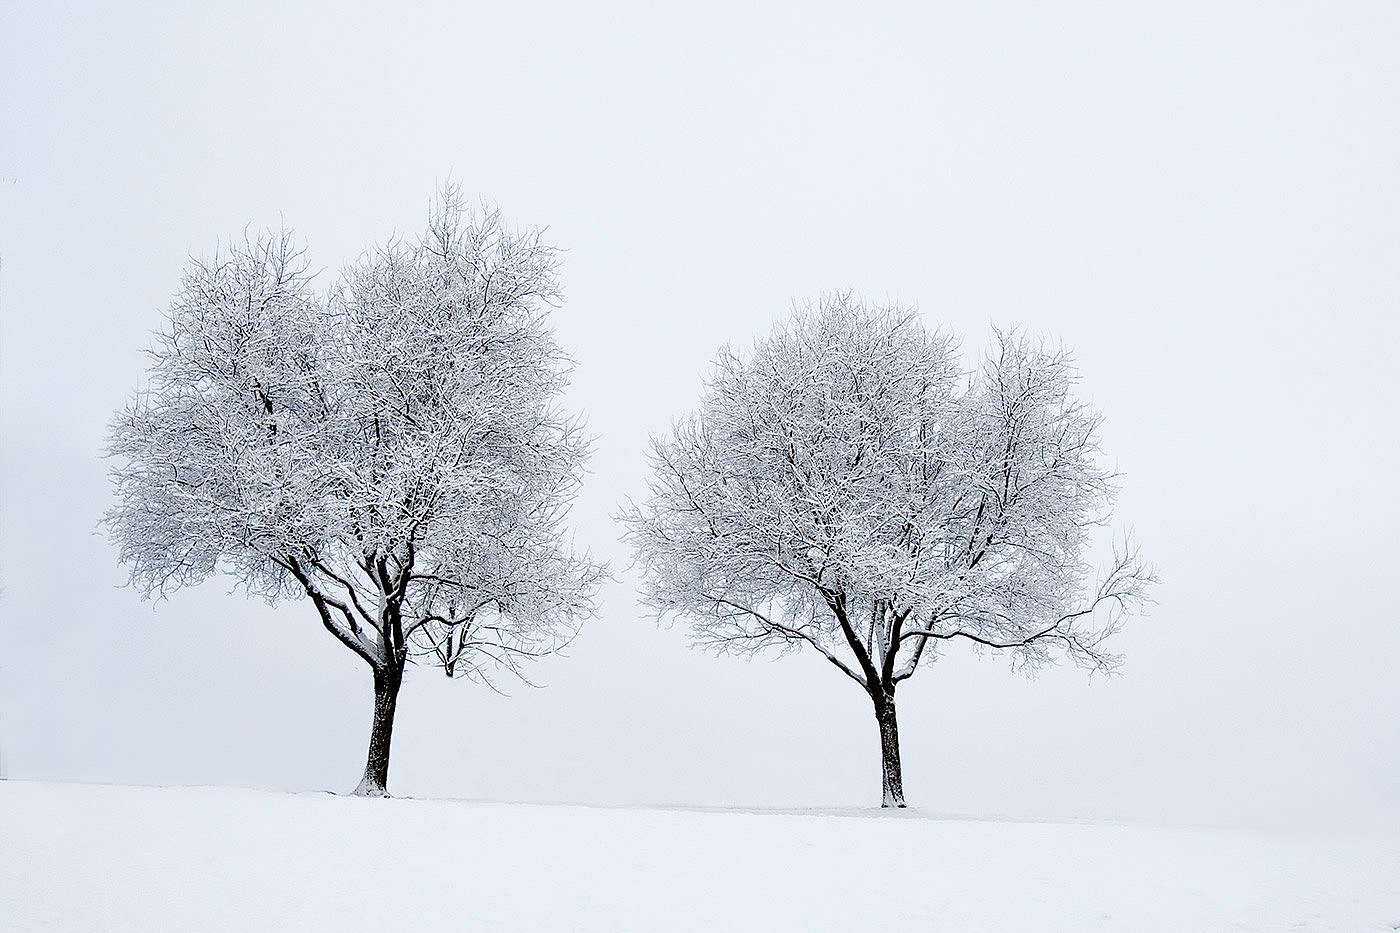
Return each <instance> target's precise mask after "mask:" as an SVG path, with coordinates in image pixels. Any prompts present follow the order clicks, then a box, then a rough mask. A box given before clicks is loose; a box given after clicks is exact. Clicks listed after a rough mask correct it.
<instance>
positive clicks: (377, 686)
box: [355, 663, 403, 797]
mask: <svg viewBox="0 0 1400 933" xmlns="http://www.w3.org/2000/svg"><path fill="white" fill-rule="evenodd" d="M402 683H403V669H402V668H398V669H397V670H396V669H395V668H394V666H393V664H392V663H391V664H390V665H389V667H387V668H385V669H384V670H376V671H375V672H374V725H373V726H371V728H370V733H369V754H368V755H367V756H366V757H365V776H364V777H362V778H360V783H359V786H357V787H356V788H355V796H357V797H387V796H389V743H390V742H391V741H392V740H393V738H394V709H395V707H397V706H398V702H399V686H400V685H401V684H402Z"/></svg>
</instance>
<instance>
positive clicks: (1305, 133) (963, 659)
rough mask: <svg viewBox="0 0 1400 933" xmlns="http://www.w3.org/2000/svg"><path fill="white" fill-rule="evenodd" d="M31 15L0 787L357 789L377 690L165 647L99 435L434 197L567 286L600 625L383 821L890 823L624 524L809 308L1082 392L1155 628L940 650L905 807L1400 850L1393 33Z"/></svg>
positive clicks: (4, 475) (917, 720)
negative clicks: (646, 604) (883, 321)
mask: <svg viewBox="0 0 1400 933" xmlns="http://www.w3.org/2000/svg"><path fill="white" fill-rule="evenodd" d="M503 6H504V5H499V4H498V5H493V7H494V8H488V7H487V6H486V5H483V6H482V7H481V8H479V9H470V8H460V7H458V6H457V5H455V4H453V5H444V6H442V7H428V6H411V5H410V6H400V5H393V6H392V7H388V6H384V5H375V6H367V7H362V8H350V7H346V8H343V7H335V8H332V7H329V6H327V7H325V8H297V9H284V8H282V7H281V6H277V5H268V6H262V7H257V6H251V7H249V6H240V7H237V8H210V7H207V6H205V5H198V6H189V5H184V6H169V7H161V6H155V5H141V6H113V7H107V6H103V7H98V6H96V5H93V6H91V7H88V6H82V5H76V4H75V5H58V4H42V3H30V4H19V5H15V4H8V3H5V4H0V583H3V587H4V591H3V595H0V757H2V758H3V766H4V771H5V773H6V774H7V775H9V776H10V777H27V778H41V779H59V778H63V779H82V780H100V781H121V782H145V783H218V784H233V785H247V786H256V787H269V788H288V789H300V788H331V789H338V790H348V789H349V788H350V787H351V786H353V785H354V783H355V781H356V779H357V778H358V776H359V771H360V767H361V765H362V762H363V751H364V743H365V740H366V738H367V734H368V726H369V718H370V680H369V675H368V670H367V669H365V668H364V666H363V664H362V663H361V662H360V661H359V660H358V659H356V658H354V657H353V656H351V654H350V653H349V652H347V651H345V650H344V649H343V648H342V647H341V646H339V645H338V644H336V643H335V642H334V640H333V639H331V638H330V636H329V635H327V634H326V633H325V632H324V631H323V630H322V629H321V628H320V626H319V624H318V623H317V621H316V618H315V615H314V613H313V612H312V610H311V609H310V608H309V607H308V606H306V605H304V604H299V603H296V602H291V603H287V604H285V605H281V606H278V607H277V608H275V609H270V608H269V607H267V606H265V605H262V604H260V603H257V602H253V601H249V600H246V599H245V598H243V597H242V596H241V595H239V594H236V593H230V592H229V590H230V585H229V583H228V582H227V581H225V580H217V579H216V580H211V581H210V582H209V583H206V584H205V585H204V586H202V587H200V588H198V589H196V590H192V591H189V592H186V593H182V594H179V595H177V596H176V597H174V598H172V599H170V600H168V601H166V602H164V603H160V604H158V605H156V606H154V607H153V606H152V605H150V604H147V603H143V602H142V601H140V600H139V599H138V598H137V596H136V594H135V593H134V592H133V591H131V590H129V589H122V588H120V587H121V584H122V582H123V579H124V577H123V574H122V572H121V569H120V568H119V567H118V566H117V565H116V563H115V559H114V552H113V549H112V548H111V547H110V546H109V545H108V544H107V543H106V542H105V540H104V539H103V537H102V536H101V535H100V534H99V533H98V531H97V521H98V519H99V517H100V516H101V514H102V512H103V511H104V509H105V508H106V507H107V506H108V504H109V495H110V492H109V488H108V485H107V480H106V465H105V463H104V462H103V461H102V460H101V458H100V452H101V449H102V445H103V435H104V432H105V425H106V423H107V421H108V419H109V418H110V417H111V414H112V412H113V411H114V410H116V409H117V408H119V407H120V406H121V405H122V404H124V403H125V402H126V401H127V400H128V399H129V398H130V396H131V393H132V392H133V391H134V389H135V388H136V386H137V384H138V382H139V381H140V378H141V373H142V370H143V368H144V365H145V364H144V360H143V358H142V355H141V351H142V349H143V348H144V347H145V346H146V345H147V344H148V340H149V334H150V332H151V331H152V330H153V329H155V328H157V327H158V326H159V325H160V323H161V310H162V308H163V307H164V306H165V305H166V303H167V302H168V301H169V298H170V296H171V294H172V293H173V291H174V289H175V287H176V285H177V283H178V279H179V276H180V274H181V271H182V269H183V268H184V266H185V264H186V262H187V257H188V256H190V255H191V254H207V253H209V252H210V251H212V250H213V248H214V247H215V246H216V245H217V244H218V242H219V241H221V240H226V239H227V238H229V237H237V236H241V235H242V233H243V231H244V229H245V228H248V227H250V226H251V227H252V228H259V227H269V226H270V227H276V226H278V225H280V224H283V223H285V224H286V225H287V226H289V227H290V228H292V229H293V230H295V231H296V232H297V233H298V235H299V236H301V237H303V238H304V239H305V240H306V241H307V242H308V243H309V245H310V251H311V256H312V258H313V260H314V262H315V263H316V264H317V265H318V266H320V267H323V268H324V269H325V270H326V272H325V273H324V275H325V277H326V280H329V279H331V278H333V277H334V275H335V273H336V270H337V269H338V267H339V266H340V265H341V264H342V263H344V262H346V261H348V260H350V259H352V258H354V257H355V256H356V255H357V254H358V253H359V251H360V250H362V249H364V248H365V247H366V246H368V245H370V244H372V243H374V242H378V241H381V240H383V239H385V238H386V237H388V236H390V235H392V234H394V233H404V234H412V233H414V232H416V231H417V230H418V229H419V227H420V226H421V223H422V221H423V218H424V217H425V214H426V209H427V203H428V200H429V198H430V196H431V195H432V193H433V191H434V189H435V187H436V185H437V184H438V183H439V182H440V181H443V180H446V179H449V178H450V179H452V180H455V181H457V182H458V183H460V184H461V185H462V186H463V188H464V189H465V190H466V191H467V192H468V193H471V194H473V195H475V194H480V195H482V196H484V197H486V198H489V199H491V200H493V201H495V202H496V203H498V204H499V205H500V206H501V207H502V209H503V211H504V212H505V214H506V216H507V218H508V219H509V220H510V221H512V222H513V223H515V224H517V225H521V226H534V225H538V226H547V227H548V228H549V237H550V239H551V240H552V241H553V242H554V243H556V244H557V245H559V246H561V247H563V248H565V249H566V250H567V256H566V263H565V286H566V289H567V297H568V300H567V304H566V306H565V307H564V308H563V309H562V310H561V311H560V312H559V313H558V315H557V324H558V328H559V332H560V335H561V339H562V341H563V343H564V345H565V346H566V347H567V348H568V349H569V350H570V351H571V352H572V353H573V354H574V355H575V357H576V358H577V360H578V364H579V365H578V371H577V374H576V379H575V385H574V388H573V390H572V392H571V398H570V402H571V404H572V405H573V406H574V407H575V408H577V409H581V410H582V411H583V412H585V414H586V416H587V419H588V424H589V426H590V428H591V430H592V432H594V433H595V434H596V436H597V443H596V453H595V455H594V457H593V459H592V461H591V467H592V470H593V473H592V475H590V476H589V477H588V480H587V482H586V484H585V487H584V490H583V493H582V496H581V498H580V500H579V502H578V505H577V507H576V509H575V512H574V516H575V527H576V528H577V540H578V543H579V544H580V545H584V546H587V547H589V548H591V549H592V550H593V551H594V552H595V553H596V554H598V555H600V556H603V557H605V558H607V559H609V560H610V561H611V562H612V563H613V566H614V569H615V570H616V571H617V577H618V581H617V582H616V583H615V584H613V585H610V586H609V587H607V588H606V590H605V591H604V593H603V599H602V611H601V614H600V616H599V617H598V618H596V619H594V620H592V621H591V622H590V623H589V624H588V626H587V628H586V629H585V631H584V634H583V635H582V636H581V637H580V639H579V640H578V641H577V642H576V643H575V645H574V646H573V648H572V649H571V650H570V652H569V655H568V657H564V658H556V659H551V660H549V661H547V662H545V663H542V664H540V665H538V666H537V667H536V668H535V670H534V674H535V676H536V678H537V679H538V680H539V681H541V682H542V683H544V684H546V685H547V686H546V687H544V688H543V689H539V690H535V689H532V688H530V687H526V686H524V685H517V686H512V687H511V688H510V689H511V694H512V695H511V696H509V697H498V696H496V695H493V694H491V693H490V692H489V691H487V690H485V689H484V688H481V687H477V686H474V685H471V684H466V683H455V682H447V681H446V680H445V679H443V678H442V677H441V676H440V675H434V674H433V672H432V671H430V670H426V669H419V670H416V671H413V672H411V674H410V677H409V680H408V683H407V685H406V687H405V690H404V695H403V697H402V702H401V703H400V712H399V720H398V726H397V729H396V734H395V748H394V760H393V767H392V787H393V789H394V791H395V792H396V793H399V794H407V795H419V796H457V797H481V798H491V799H500V800H530V801H536V800H552V801H582V802H595V803H606V804H631V803H669V804H682V805H691V804H694V805H740V806H813V805H850V804H874V803H875V802H876V801H877V800H878V781H879V764H878V757H877V744H876V731H875V724H874V720H873V716H872V715H871V713H870V712H869V708H868V704H867V703H866V701H865V700H864V698H863V697H862V696H861V695H860V694H859V692H858V691H857V690H856V689H855V687H854V686H853V685H852V684H850V683H849V682H846V681H845V680H844V679H843V678H841V677H839V675H838V674H837V673H836V672H834V671H832V670H831V669H830V667H829V665H827V664H826V663H825V662H824V661H822V660H820V659H818V658H815V657H812V656H805V655H799V656H791V657H785V658H780V659H777V660H774V661H769V660H766V659H758V660H754V661H751V662H746V661H742V660H737V659H715V658H713V657H710V656H707V655H705V654H701V653H699V652H696V651H693V650H691V649H690V648H689V647H688V646H687V644H686V641H685V636H684V631H683V630H682V629H680V628H675V629H669V628H658V627H656V626H655V625H654V624H653V622H651V621H650V620H648V619H646V618H644V617H643V616H642V613H641V612H640V611H639V609H638V607H637V606H636V604H635V601H634V599H635V598H634V591H635V586H634V583H635V581H634V577H633V575H632V573H631V572H630V570H628V566H627V565H628V561H629V557H628V554H627V552H626V550H625V549H624V548H623V547H622V546H621V545H620V544H619V542H618V540H617V539H618V533H619V528H618V527H617V525H616V524H615V523H614V522H613V521H612V520H611V517H610V516H611V515H612V513H613V512H614V511H615V510H616V509H617V507H618V505H619V504H620V502H621V501H622V499H623V498H624V497H625V496H627V495H629V494H631V495H639V494H640V493H641V492H642V490H643V488H644V480H645V470H644V463H643V450H644V447H645V442H646V438H647V435H648V433H649V432H655V431H660V430H663V429H665V428H666V426H667V425H668V423H669V421H670V419H671V418H672V417H674V416H676V415H679V414H681V413H682V412H684V411H686V410H688V409H689V408H691V407H692V406H693V405H694V404H695V402H696V399H697V397H698V393H699V390H700V386H701V381H702V378H703V374H704V372H705V369H706V366H707V364H708V361H709V360H710V359H711V358H712V357H713V355H714V353H715V350H716V349H717V348H718V347H719V346H720V345H721V344H723V343H725V342H733V343H735V344H736V345H742V344H745V343H747V342H749V341H751V340H752V339H753V338H754V337H756V336H758V335H760V334H762V333H764V332H765V331H766V330H767V329H768V327H769V325H770V322H771V321H772V320H773V319H774V318H775V317H777V316H779V315H781V314H782V313H783V312H784V311H785V310H786V308H787V307H788V305H789V303H790V302H791V301H792V300H793V299H794V298H800V297H807V296H813V295H815V294H817V293H818V292H819V291H821V290H823V289H829V288H846V287H850V288H854V289H856V290H858V291H860V292H863V293H865V294H866V295H869V296H871V297H874V298H887V297H888V298H896V299H900V300H904V301H909V302H917V303H918V305H919V307H920V308H921V309H922V311H923V313H924V315H925V316H926V317H927V319H928V320H929V321H930V322H941V323H946V324H949V325H951V326H952V327H954V328H955V329H956V330H958V331H959V332H960V333H961V334H962V335H963V336H964V338H965V345H966V349H967V353H968V360H969V364H971V362H972V360H973V357H974V356H975V354H977V353H979V352H980V351H981V350H982V348H983V347H984V346H985V345H986V342H987V330H988V324H989V323H990V322H998V323H1003V324H1005V323H1022V324H1025V325H1027V326H1028V327H1030V328H1033V329H1037V330H1042V331H1047V332H1050V333H1052V334H1056V335H1058V336H1060V337H1062V338H1063V339H1064V340H1065V341H1066V343H1068V344H1069V345H1070V346H1071V347H1073V348H1074V349H1075V350H1076V351H1077V357H1078V359H1079V362H1080V366H1081V369H1082V372H1083V376H1084V379H1083V386H1082V388H1083V391H1084V393H1085V394H1086V395H1087V396H1089V397H1090V398H1092V399H1093V400H1094V402H1095V403H1096V404H1097V405H1099V406H1100V407H1101V408H1102V409H1103V411H1104V413H1105V415H1106V417H1107V428H1106V431H1105V437H1104V441H1105V445H1106V447H1107V449H1108V451H1109V453H1110V455H1111V457H1112V459H1113V461H1114V462H1115V463H1116V465H1117V466H1118V468H1119V469H1120V470H1121V471H1122V472H1123V474H1124V475H1123V493H1122V495H1121V497H1120V500H1119V509H1118V516H1119V518H1118V521H1119V527H1120V528H1126V527H1131V528H1132V529H1133V531H1134V532H1135V535H1136V536H1137V538H1138V539H1139V540H1140V541H1141V543H1142V545H1143V548H1144V552H1145V554H1146V555H1147V556H1148V557H1150V558H1151V559H1152V560H1153V561H1154V562H1155V563H1156V564H1157V565H1158V567H1159V569H1160V572H1161V575H1162V578H1163V581H1164V582H1163V584H1162V586H1161V587H1159V589H1158V591H1157V594H1156V595H1157V599H1158V605H1157V606H1156V607H1155V609H1154V610H1153V612H1152V613H1151V615H1150V616H1149V617H1147V618H1145V619H1140V620H1136V622H1135V623H1133V624H1131V625H1130V627H1129V628H1128V630H1126V631H1125V632H1124V633H1123V634H1122V635H1121V636H1120V639H1119V641H1118V644H1117V648H1118V649H1119V650H1121V651H1122V652H1123V653H1124V654H1126V656H1127V664H1126V666H1125V669H1124V673H1123V674H1122V676H1120V677H1117V678H1114V679H1108V680H1105V679H1103V678H1097V679H1095V680H1093V681H1089V680H1088V679H1087V678H1086V676H1085V675H1084V674H1083V673H1081V672H1079V671H1076V670H1073V669H1069V668H1065V669H1051V670H1048V671H1046V672H1045V673H1043V674H1042V675H1041V676H1039V677H1038V678H1037V679H1035V680H1031V681H1028V680H1026V679H1025V678H1024V677H1021V676H1020V675H1016V674H1012V673H1011V672H1010V671H1009V670H1008V666H1007V664H1006V663H1005V661H1004V660H1002V659H997V658H994V657H990V656H985V657H978V656H976V655H975V654H973V653H972V652H971V651H968V650H965V649H964V650H957V651H953V652H950V653H949V654H948V655H947V656H946V657H944V658H943V659H942V660H940V661H939V663H938V664H936V665H933V666H931V667H929V668H928V669H926V670H921V671H920V674H919V676H918V677H916V678H915V679H914V680H912V681H910V682H909V683H907V684H906V685H905V686H904V689H903V690H902V691H901V704H900V713H901V727H902V728H901V732H902V737H903V740H904V755H905V783H906V788H907V790H908V792H909V796H910V800H911V802H912V803H913V804H915V805H920V806H923V807H926V808H928V809H930V810H935V811H940V812H956V813H967V814H976V815H985V816H993V815H1022V816H1036V817H1088V818H1111V819H1129V820H1141V821H1167V822H1174V821H1200V822H1208V823H1248V824H1269V825H1273V824H1284V823H1286V824H1290V825H1299V824H1302V825H1307V826H1311V827H1317V828H1321V829H1331V828H1341V827H1382V826H1391V827H1393V826H1396V825H1400V674H1397V663H1396V656H1397V654H1398V653H1400V626H1397V622H1400V618H1398V617H1400V612H1397V609H1396V602H1395V592H1396V584H1397V582H1400V581H1398V580H1397V576H1398V575H1400V547H1397V544H1396V534H1397V518H1400V492H1397V468H1400V455H1398V453H1397V451H1398V450H1400V443H1398V442H1397V428H1398V427H1400V424H1398V423H1397V422H1398V421H1400V418H1397V414H1396V412H1397V411H1398V410H1400V405H1397V399H1400V377H1397V375H1396V372H1395V366H1396V363H1397V356H1400V353H1398V352H1397V348H1398V347H1400V170H1398V169H1397V167H1400V7H1397V6H1395V5H1393V4H1374V5H1363V4H1346V3H1338V4H1327V5H1323V4H1313V5H1304V4H1272V3H1270V4H1207V3H1201V4H1179V5H1174V6H1173V7H1172V8H1170V9H1165V8H1160V7H1148V6H1146V5H1143V6H1140V7H1138V6H1130V5H1126V4H1102V5H1100V4H1093V5H1087V4H1086V5H1080V6H1074V5H1069V4H1060V5H1055V6H1053V7H1049V6H1041V5H1029V4H1027V5H1005V6H997V5H981V4H978V5H972V4H968V5H946V4H939V5H934V4H911V5H909V6H907V7H905V6H895V5H869V4H863V5H856V4H852V5H850V6H848V7H838V6H834V5H804V6H801V7H797V6H792V7H788V6H778V5H767V4H765V5H743V6H737V5H736V6H727V7H717V8H711V7H708V6H706V7H701V6H696V7H691V8H686V7H681V6H678V5H669V4H667V5H664V6H665V9H664V10H659V9H656V8H654V7H655V6H658V5H638V6H607V7H598V8H589V9H573V8H572V7H560V8H551V7H532V8H530V9H526V10H513V11H511V12H508V13H507V12H504V11H503V10H502V9H500V7H503Z"/></svg>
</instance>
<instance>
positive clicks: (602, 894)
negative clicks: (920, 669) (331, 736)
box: [0, 781, 1400, 933]
mask: <svg viewBox="0 0 1400 933" xmlns="http://www.w3.org/2000/svg"><path fill="white" fill-rule="evenodd" d="M449 928H450V929H470V930H496V929H501V930H739V929H743V930H784V929H792V930H812V929H842V930H881V931H888V930H894V929H917V930H934V929H936V930H1017V931H1024V930H1173V931H1178V930H1271V931H1272V930H1285V929H1314V930H1344V931H1348V933H1355V931H1366V930H1376V931H1383V930H1393V929H1396V928H1400V839H1396V838H1394V837H1372V838H1362V837H1355V838H1326V837H1318V836H1308V837H1304V836H1298V837H1285V836H1276V835H1261V834H1250V833H1242V832H1225V831H1217V830H1201V829H1167V828H1160V827H1144V826H1124V825H1113V824H1064V823H1002V822H972V821H960V820H945V819H934V818H928V817H924V816H920V815H919V814H917V813H908V814H898V815H893V816H882V815H879V814H878V813H872V812H865V811H861V812H851V813H817V812H812V813H752V812H738V811H733V812H730V811H685V810H633V809H595V808H588V807H569V806H529V805H509V804H488V803H469V802H457V801H437V800H359V799H352V798H345V797H335V796H331V795H329V794H277V793H265V792H258V791H244V790H231V789H225V788H149V787H113V786H100V785H74V784H37V783H28V782H18V781H10V782H3V781H0V929H4V930H7V931H8V930H16V931H27V930H81V931H85V933H86V931H100V930H118V931H150V930H271V929H296V930H337V931H349V930H375V931H379V933H384V931H393V930H413V929H421V930H439V929H443V930H445V929H449Z"/></svg>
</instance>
